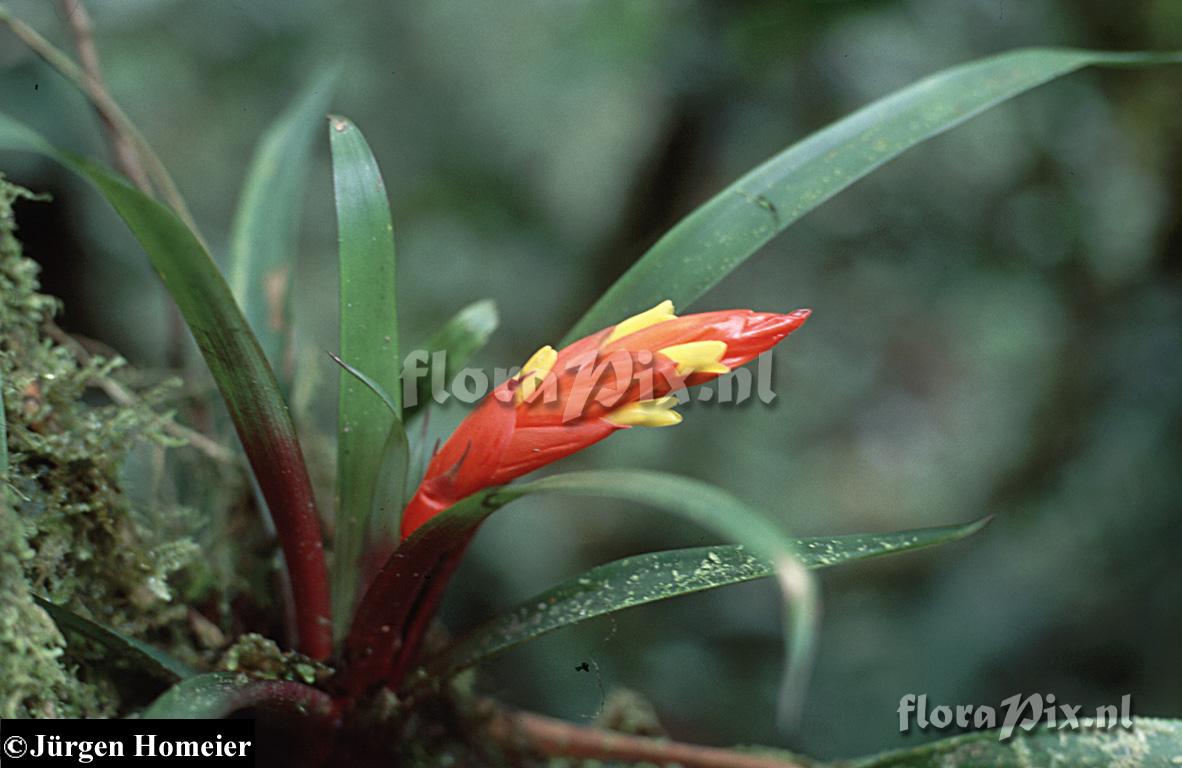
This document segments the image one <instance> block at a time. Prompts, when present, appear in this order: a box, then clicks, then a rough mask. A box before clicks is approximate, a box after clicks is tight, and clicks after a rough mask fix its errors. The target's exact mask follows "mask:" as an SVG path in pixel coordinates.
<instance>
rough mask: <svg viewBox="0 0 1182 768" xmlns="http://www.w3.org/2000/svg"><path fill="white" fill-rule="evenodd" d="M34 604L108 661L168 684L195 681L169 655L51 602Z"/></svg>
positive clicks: (186, 667)
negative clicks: (86, 641) (88, 643)
mask: <svg viewBox="0 0 1182 768" xmlns="http://www.w3.org/2000/svg"><path fill="white" fill-rule="evenodd" d="M33 599H34V601H35V602H36V603H37V605H38V606H40V607H41V608H42V609H43V610H44V611H45V612H46V613H48V614H49V615H50V617H51V618H52V619H53V621H54V623H55V624H57V626H58V628H59V629H61V630H62V632H64V633H66V634H67V635H74V636H76V637H79V638H82V639H85V640H90V641H92V642H94V643H95V644H96V645H97V646H100V647H101V648H102V649H103V651H104V652H105V654H106V656H105V660H107V661H110V660H118V661H120V662H122V663H123V664H124V665H125V666H126V667H128V668H131V669H134V670H136V671H139V672H144V673H146V674H149V675H151V676H153V677H155V678H157V679H160V680H163V681H165V682H167V683H175V682H177V681H178V680H181V679H183V678H186V677H192V676H193V675H195V674H196V671H195V670H194V669H193V668H192V667H190V666H189V665H188V664H185V663H184V662H183V661H180V660H178V659H174V658H173V657H172V656H170V655H169V654H167V653H164V652H163V651H161V650H159V649H157V648H154V647H152V646H150V645H148V644H147V643H143V642H140V641H139V640H136V639H135V638H134V637H128V636H127V635H124V634H123V633H121V632H116V631H115V630H113V629H111V628H110V627H107V626H103V625H102V624H99V623H98V622H97V621H91V620H90V619H87V618H84V617H82V616H79V615H78V614H76V613H74V612H73V611H69V610H66V609H65V608H63V607H61V606H60V605H55V604H54V603H51V602H49V601H48V600H43V599H41V598H39V597H36V596H34V598H33Z"/></svg>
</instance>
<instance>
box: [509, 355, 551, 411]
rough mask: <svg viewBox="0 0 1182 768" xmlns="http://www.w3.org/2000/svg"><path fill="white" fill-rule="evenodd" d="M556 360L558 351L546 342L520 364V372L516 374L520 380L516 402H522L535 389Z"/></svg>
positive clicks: (544, 378) (547, 374)
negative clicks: (523, 363)
mask: <svg viewBox="0 0 1182 768" xmlns="http://www.w3.org/2000/svg"><path fill="white" fill-rule="evenodd" d="M557 361H558V353H557V352H555V351H554V347H551V346H550V345H548V344H547V345H546V346H544V347H542V348H541V349H539V350H538V351H537V352H534V353H533V354H532V355H530V358H529V360H526V361H525V365H523V366H521V373H519V374H517V380H518V381H520V382H521V386H520V387H518V388H517V402H518V403H524V402H525V401H526V400H528V399H529V398H530V396H531V395H533V393H534V392H536V391H537V389H538V387H539V386H540V385H541V383H542V382H543V381H545V380H546V377H547V376H549V375H550V371H551V369H553V368H554V363H556V362H557Z"/></svg>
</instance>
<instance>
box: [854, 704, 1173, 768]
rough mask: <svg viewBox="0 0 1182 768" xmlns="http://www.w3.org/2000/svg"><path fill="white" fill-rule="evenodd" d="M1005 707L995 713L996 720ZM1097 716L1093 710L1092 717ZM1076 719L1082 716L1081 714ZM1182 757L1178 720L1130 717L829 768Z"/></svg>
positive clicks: (957, 739) (1147, 766)
mask: <svg viewBox="0 0 1182 768" xmlns="http://www.w3.org/2000/svg"><path fill="white" fill-rule="evenodd" d="M1003 713H1004V708H1003V709H998V718H999V719H1000V718H1001V717H1002V716H1003ZM1094 715H1095V712H1094V711H1093V712H1092V716H1094ZM1080 716H1081V717H1082V716H1086V713H1083V712H1081V713H1080ZM1180 759H1182V721H1178V720H1158V719H1156V718H1150V717H1136V718H1133V723H1132V728H1131V729H1124V728H1121V727H1113V728H1111V729H1110V730H1104V729H1091V730H1089V729H1082V730H1074V731H1067V730H1048V729H1046V728H1045V727H1042V728H1036V729H1035V730H1034V731H1032V732H1030V733H1026V732H1023V731H1022V730H1020V729H1016V730H1015V732H1014V736H1013V738H1012V739H1009V740H1007V741H1001V740H1000V739H999V733H998V731H977V732H974V733H966V734H964V735H961V736H953V737H952V738H949V739H944V740H942V741H936V742H932V743H930V744H924V745H922V746H918V747H912V748H909V749H901V750H897V751H892V752H886V753H883V754H881V755H875V756H873V757H866V758H862V759H859V760H850V761H841V762H838V763H833V764H832V768H978V766H989V767H990V768H1039V766H1045V768H1058V767H1059V766H1071V768H1111V766H1117V765H1127V766H1137V767H1138V768H1155V767H1157V766H1160V768H1173V767H1176V766H1177V765H1178V764H1179V761H1180Z"/></svg>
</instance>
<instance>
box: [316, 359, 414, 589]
mask: <svg viewBox="0 0 1182 768" xmlns="http://www.w3.org/2000/svg"><path fill="white" fill-rule="evenodd" d="M328 355H329V357H331V358H332V359H333V361H335V362H336V364H337V365H339V366H341V367H342V368H344V369H345V370H346V371H348V372H349V373H350V374H352V375H353V377H354V378H356V379H357V380H358V381H360V382H361V383H362V384H364V385H365V386H366V387H368V388H369V390H370V391H371V392H373V393H374V394H375V395H377V396H378V398H379V399H381V401H382V402H383V403H385V404H386V408H388V409H389V410H390V412H391V413H392V414H395V416H397V413H398V404H397V403H396V402H394V397H393V395H391V394H390V393H389V392H387V391H386V390H385V388H384V387H382V385H381V384H379V383H377V382H376V381H374V380H373V379H372V378H371V377H369V376H368V375H366V374H365V373H363V372H361V371H359V370H357V369H356V368H354V367H353V366H351V365H349V364H348V363H346V362H345V361H344V360H342V359H341V358H339V357H337V356H336V355H334V354H333V353H331V352H329V353H328ZM409 464H410V446H409V444H408V442H407V439H406V430H405V429H403V428H402V422H400V421H398V420H397V419H395V421H394V422H393V423H392V424H391V426H390V431H389V432H388V433H386V441H385V443H384V444H383V445H382V453H381V460H380V462H379V464H378V472H377V475H376V477H375V479H374V490H373V493H372V494H371V503H370V513H369V529H368V531H367V533H366V537H365V542H364V544H363V546H362V557H361V563H360V565H361V574H362V577H361V581H362V588H363V589H364V588H365V587H368V586H369V577H370V576H371V575H372V571H373V569H374V568H376V567H377V566H380V565H381V564H382V563H384V562H385V561H386V558H387V557H389V556H390V553H391V552H393V551H394V549H395V548H396V547H397V546H398V537H399V530H398V527H399V520H400V513H401V512H402V508H403V506H405V504H406V499H405V496H406V471H407V467H408V466H409Z"/></svg>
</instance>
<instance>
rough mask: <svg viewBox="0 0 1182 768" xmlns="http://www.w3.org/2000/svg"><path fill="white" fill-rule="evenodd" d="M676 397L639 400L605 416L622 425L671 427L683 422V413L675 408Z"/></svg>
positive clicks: (613, 422)
mask: <svg viewBox="0 0 1182 768" xmlns="http://www.w3.org/2000/svg"><path fill="white" fill-rule="evenodd" d="M675 405H677V398H676V397H672V396H670V397H661V398H658V399H656V400H639V401H637V402H635V403H629V404H628V405H625V406H623V407H622V408H617V409H616V410H614V411H612V412H611V413H609V414H608V415H607V416H604V417H603V418H604V419H606V420H607V421H610V422H611V423H612V424H616V425H618V426H621V427H671V426H673V425H674V424H680V423H681V414H680V413H678V412H677V411H675V410H673V407H674V406H675Z"/></svg>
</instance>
